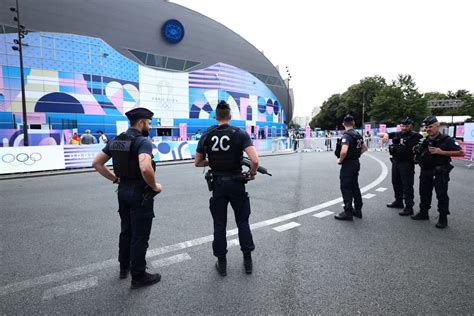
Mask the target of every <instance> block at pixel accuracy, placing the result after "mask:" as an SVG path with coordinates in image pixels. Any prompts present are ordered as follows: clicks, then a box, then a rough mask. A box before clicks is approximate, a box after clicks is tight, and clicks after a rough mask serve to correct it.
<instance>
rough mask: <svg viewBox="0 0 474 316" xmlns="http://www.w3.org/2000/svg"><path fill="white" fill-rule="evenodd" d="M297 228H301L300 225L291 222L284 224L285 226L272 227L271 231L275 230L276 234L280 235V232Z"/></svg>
mask: <svg viewBox="0 0 474 316" xmlns="http://www.w3.org/2000/svg"><path fill="white" fill-rule="evenodd" d="M298 226H301V224H298V223H296V222H291V223H288V224H285V225H281V226H277V227H273V229H274V230H276V231H277V232H279V233H281V232H284V231H285V230H288V229H292V228H295V227H298Z"/></svg>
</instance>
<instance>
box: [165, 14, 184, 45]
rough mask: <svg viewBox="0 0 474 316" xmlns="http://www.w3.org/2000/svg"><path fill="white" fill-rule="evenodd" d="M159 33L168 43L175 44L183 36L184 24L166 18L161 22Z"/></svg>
mask: <svg viewBox="0 0 474 316" xmlns="http://www.w3.org/2000/svg"><path fill="white" fill-rule="evenodd" d="M161 34H162V35H163V38H164V39H165V40H166V41H167V42H168V43H170V44H177V43H179V42H181V40H182V39H183V37H184V26H183V24H181V22H179V21H178V20H174V19H173V20H168V21H166V22H165V23H164V24H163V27H162V28H161Z"/></svg>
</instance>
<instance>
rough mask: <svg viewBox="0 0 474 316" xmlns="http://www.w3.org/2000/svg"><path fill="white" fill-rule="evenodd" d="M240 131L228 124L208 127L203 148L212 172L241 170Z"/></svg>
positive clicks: (235, 172) (225, 172) (237, 171)
mask: <svg viewBox="0 0 474 316" xmlns="http://www.w3.org/2000/svg"><path fill="white" fill-rule="evenodd" d="M241 132H242V131H241V130H240V129H239V128H237V127H234V126H230V125H224V126H214V127H211V128H209V130H208V132H207V133H206V134H207V135H206V139H205V141H204V148H205V152H206V154H207V156H208V160H209V166H210V167H211V169H212V171H213V173H214V174H217V175H219V174H237V173H241V172H242V157H243V153H242V140H241V137H240V133H241Z"/></svg>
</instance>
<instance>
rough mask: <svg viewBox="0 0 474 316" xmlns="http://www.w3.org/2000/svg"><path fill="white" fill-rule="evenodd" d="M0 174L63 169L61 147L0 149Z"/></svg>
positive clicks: (62, 150) (62, 151)
mask: <svg viewBox="0 0 474 316" xmlns="http://www.w3.org/2000/svg"><path fill="white" fill-rule="evenodd" d="M0 158H1V160H0V174H7V173H18V172H31V171H44V170H55V169H65V168H66V167H65V165H64V149H63V146H31V147H0Z"/></svg>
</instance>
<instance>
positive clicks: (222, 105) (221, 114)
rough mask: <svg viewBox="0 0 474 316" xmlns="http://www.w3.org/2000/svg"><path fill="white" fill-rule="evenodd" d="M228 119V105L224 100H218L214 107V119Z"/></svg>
mask: <svg viewBox="0 0 474 316" xmlns="http://www.w3.org/2000/svg"><path fill="white" fill-rule="evenodd" d="M228 119H230V106H229V104H227V102H225V101H221V102H219V104H218V105H217V107H216V120H218V121H222V120H228Z"/></svg>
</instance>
